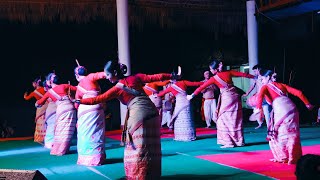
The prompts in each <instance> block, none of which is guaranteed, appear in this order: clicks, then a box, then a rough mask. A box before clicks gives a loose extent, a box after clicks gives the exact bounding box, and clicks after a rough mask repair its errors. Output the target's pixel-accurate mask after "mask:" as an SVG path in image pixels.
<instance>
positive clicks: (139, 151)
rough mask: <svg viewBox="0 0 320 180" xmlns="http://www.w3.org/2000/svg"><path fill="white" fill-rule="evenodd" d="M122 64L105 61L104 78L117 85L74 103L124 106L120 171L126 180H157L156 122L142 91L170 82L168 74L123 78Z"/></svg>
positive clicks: (159, 172) (159, 164)
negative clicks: (116, 102) (113, 101)
mask: <svg viewBox="0 0 320 180" xmlns="http://www.w3.org/2000/svg"><path fill="white" fill-rule="evenodd" d="M126 71H127V68H126V66H125V65H124V64H120V63H118V62H115V61H108V62H107V64H106V65H105V67H104V72H105V74H106V78H107V79H108V80H109V81H110V82H111V83H115V82H118V83H117V84H116V85H115V86H113V87H112V88H110V89H109V90H108V91H106V92H105V93H103V94H101V95H98V96H96V97H92V98H86V99H81V100H77V101H76V102H78V103H81V104H98V103H102V102H105V101H109V100H111V99H114V98H118V99H119V100H120V101H121V103H123V104H125V105H127V107H128V111H127V118H126V119H125V123H124V133H123V136H122V137H123V138H122V142H123V141H125V151H124V169H125V173H126V177H127V179H135V180H136V179H160V176H161V144H160V122H159V121H160V118H159V113H158V110H157V108H156V107H155V105H154V104H153V103H152V101H151V100H150V98H149V97H148V96H146V94H145V93H144V90H143V86H144V84H145V83H150V82H153V81H162V80H168V79H171V78H172V77H176V76H173V75H171V74H165V73H163V74H155V75H146V74H140V73H139V74H135V75H130V76H124V74H125V73H126Z"/></svg>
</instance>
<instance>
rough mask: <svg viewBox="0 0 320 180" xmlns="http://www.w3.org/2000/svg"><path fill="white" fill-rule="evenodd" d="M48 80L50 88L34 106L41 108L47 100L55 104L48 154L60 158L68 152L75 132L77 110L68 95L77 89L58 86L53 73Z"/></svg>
mask: <svg viewBox="0 0 320 180" xmlns="http://www.w3.org/2000/svg"><path fill="white" fill-rule="evenodd" d="M48 78H49V79H50V83H51V86H52V88H51V89H49V91H48V92H46V94H45V95H44V96H43V97H42V98H41V99H39V100H38V101H37V102H36V104H35V106H36V107H41V105H43V104H44V103H45V102H46V101H47V99H48V98H51V99H52V101H54V102H55V103H56V105H57V110H56V113H57V114H56V124H55V131H54V142H53V146H52V148H51V151H50V154H51V155H57V156H62V155H64V154H66V153H67V152H68V151H69V148H70V143H71V139H72V135H73V133H74V131H75V125H76V121H77V110H76V109H75V107H74V104H73V103H72V101H71V98H70V93H71V92H73V93H75V92H76V90H77V87H75V86H71V85H70V84H58V76H57V75H56V74H54V73H51V74H49V77H48Z"/></svg>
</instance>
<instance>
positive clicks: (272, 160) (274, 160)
mask: <svg viewBox="0 0 320 180" xmlns="http://www.w3.org/2000/svg"><path fill="white" fill-rule="evenodd" d="M269 161H271V162H278V161H277V160H276V159H269Z"/></svg>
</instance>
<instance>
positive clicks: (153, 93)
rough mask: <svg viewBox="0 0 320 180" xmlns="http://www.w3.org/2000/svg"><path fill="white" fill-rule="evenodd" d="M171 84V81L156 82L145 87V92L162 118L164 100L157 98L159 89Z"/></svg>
mask: <svg viewBox="0 0 320 180" xmlns="http://www.w3.org/2000/svg"><path fill="white" fill-rule="evenodd" d="M168 83H170V80H166V81H156V82H151V83H147V84H145V85H144V87H143V90H144V92H145V93H146V94H147V96H148V97H149V98H150V99H151V101H152V102H153V104H154V105H155V106H156V107H157V109H158V111H159V115H160V117H162V99H161V98H159V97H158V96H157V94H158V93H159V88H160V87H162V86H165V85H167V84H168Z"/></svg>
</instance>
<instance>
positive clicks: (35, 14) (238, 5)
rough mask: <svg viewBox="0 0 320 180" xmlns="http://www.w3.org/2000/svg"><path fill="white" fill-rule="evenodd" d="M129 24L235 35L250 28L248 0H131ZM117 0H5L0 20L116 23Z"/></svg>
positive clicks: (0, 11) (1, 3)
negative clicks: (203, 30)
mask: <svg viewBox="0 0 320 180" xmlns="http://www.w3.org/2000/svg"><path fill="white" fill-rule="evenodd" d="M128 3H129V22H130V24H131V25H132V26H135V27H138V28H143V27H144V26H145V25H146V24H148V25H150V24H151V25H155V26H159V27H160V28H180V27H194V28H205V29H207V30H209V31H214V32H221V31H223V32H225V33H232V32H235V31H236V32H238V31H243V30H244V29H245V27H246V1H245V0H128ZM116 14H117V13H116V0H1V1H0V19H2V20H8V21H10V22H19V23H31V24H34V23H43V22H46V23H47V22H49V23H51V22H52V23H69V22H73V23H80V24H82V23H90V22H92V21H97V20H98V21H101V20H102V21H106V22H108V23H114V24H116Z"/></svg>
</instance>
